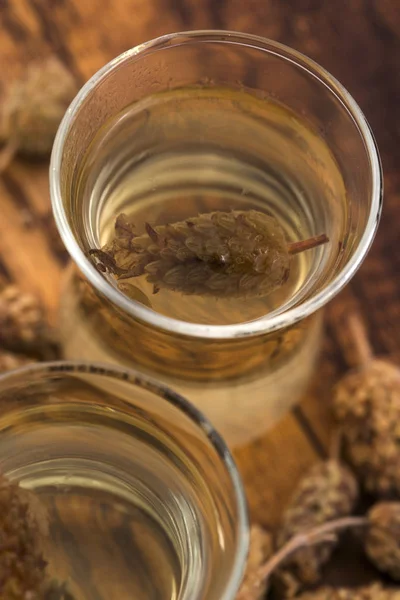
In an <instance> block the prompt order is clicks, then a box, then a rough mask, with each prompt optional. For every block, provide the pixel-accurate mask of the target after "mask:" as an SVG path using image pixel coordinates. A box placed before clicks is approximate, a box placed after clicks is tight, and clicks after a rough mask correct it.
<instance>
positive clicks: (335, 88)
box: [50, 29, 383, 340]
mask: <svg viewBox="0 0 400 600" xmlns="http://www.w3.org/2000/svg"><path fill="white" fill-rule="evenodd" d="M194 42H196V43H207V42H213V43H217V42H218V43H227V44H236V45H239V46H240V45H245V46H247V47H252V48H254V49H257V50H260V51H264V52H268V53H269V54H274V55H275V56H277V57H279V58H281V59H283V60H287V61H289V62H292V63H293V64H295V65H296V66H297V67H299V68H301V69H303V70H304V71H306V72H307V73H308V74H309V75H310V76H312V77H314V78H316V79H318V80H319V82H320V83H322V84H323V85H324V86H325V87H326V88H328V89H329V91H330V92H331V93H332V94H333V95H334V96H336V98H337V100H338V101H339V102H340V104H341V105H342V107H343V109H344V110H346V111H347V113H348V114H349V115H350V117H351V118H352V120H353V122H354V123H355V125H356V126H357V129H358V131H359V134H360V136H361V138H362V140H363V142H364V145H365V148H366V152H367V154H368V158H369V161H370V165H371V177H372V191H371V208H370V211H369V215H368V221H367V225H366V227H365V230H364V232H363V234H362V236H361V239H360V241H359V243H358V246H357V248H356V251H355V252H354V254H353V256H352V257H351V258H350V260H349V261H348V262H347V264H346V265H345V266H344V267H343V269H342V270H341V271H340V272H339V273H338V274H337V275H336V276H335V277H334V278H333V279H332V281H331V282H330V283H329V284H328V285H327V286H326V287H325V288H323V289H322V290H321V291H319V292H318V293H317V294H316V295H315V296H313V297H311V298H309V299H307V300H305V301H304V302H302V303H300V304H299V305H297V306H294V307H292V308H289V309H288V310H287V311H285V312H282V313H279V314H275V315H274V314H272V315H268V314H266V315H264V316H262V317H260V318H258V319H256V320H253V321H246V322H243V323H235V324H230V325H204V324H200V323H190V322H188V321H181V320H179V319H173V318H171V317H167V316H166V315H162V314H160V313H157V312H156V311H154V310H152V309H151V308H148V307H146V306H144V305H143V304H140V303H139V302H136V301H135V300H132V299H130V298H128V297H127V296H125V295H124V294H123V293H122V292H120V291H119V290H118V289H116V288H114V287H113V286H112V285H110V283H109V282H108V281H107V280H106V279H105V278H104V277H103V276H102V275H101V274H100V273H99V271H98V270H97V269H96V268H95V266H94V265H93V264H92V262H91V261H90V260H89V259H88V258H87V257H86V256H85V253H84V252H83V251H82V249H81V248H80V246H79V244H78V243H77V241H76V239H75V237H74V235H73V233H72V231H71V228H70V226H69V223H68V218H67V215H66V212H65V209H64V205H63V201H62V194H61V185H60V174H61V164H62V159H63V149H64V144H65V141H66V138H67V136H68V132H69V127H70V124H71V122H72V121H73V119H74V116H75V115H76V114H77V112H78V111H79V108H80V106H81V105H82V104H83V102H84V101H85V99H86V98H87V97H88V96H89V95H90V93H91V91H92V90H93V89H94V88H95V87H96V86H97V85H99V83H100V82H101V81H102V80H103V79H104V78H106V77H107V76H108V75H109V73H110V72H112V71H113V70H115V69H117V68H118V67H119V66H120V65H121V64H122V63H124V62H126V61H128V60H130V59H132V58H134V57H141V56H146V55H148V54H151V53H153V52H157V51H160V50H164V49H168V48H171V47H176V46H181V45H185V44H189V43H194ZM50 195H51V202H52V209H53V215H54V218H55V222H56V225H57V228H58V230H59V233H60V236H61V239H62V241H63V243H64V244H65V247H66V249H67V251H68V253H69V255H70V256H71V258H72V259H73V261H74V262H75V264H76V265H77V266H78V268H79V270H80V271H81V273H82V274H83V275H84V276H85V277H86V278H87V279H88V281H89V282H90V283H91V284H92V285H93V286H94V287H95V288H96V289H97V290H98V291H99V292H100V293H101V294H102V295H104V296H105V297H106V298H108V299H109V300H110V301H111V302H112V303H113V304H115V305H117V306H118V307H119V308H120V309H122V310H123V311H124V312H126V313H128V314H129V315H131V316H132V317H134V318H137V319H139V320H140V321H142V322H144V323H148V324H150V325H152V326H155V327H157V328H159V329H161V330H164V331H168V332H172V333H175V334H179V335H183V336H188V337H194V338H208V339H215V340H228V339H233V338H245V337H252V336H255V335H260V334H266V333H271V332H273V331H276V330H278V329H282V328H285V327H288V326H290V325H293V324H295V323H296V322H298V321H300V320H302V319H304V318H306V317H308V316H310V315H311V314H313V313H314V312H316V311H317V310H318V309H320V308H322V307H323V306H324V305H325V304H327V303H328V302H329V301H330V300H331V299H332V298H334V297H335V296H336V295H337V294H338V293H339V292H340V291H341V290H342V289H343V288H344V286H345V285H346V284H347V283H348V282H349V281H350V280H351V279H352V277H353V276H354V274H355V273H356V271H357V270H358V268H359V267H360V265H361V264H362V262H363V260H364V258H365V256H366V254H367V253H368V250H369V249H370V247H371V244H372V242H373V240H374V237H375V234H376V230H377V227H378V224H379V220H380V216H381V211H382V196H383V175H382V165H381V160H380V156H379V151H378V148H377V145H376V142H375V138H374V135H373V133H372V131H371V128H370V125H369V123H368V121H367V120H366V118H365V116H364V114H363V112H362V111H361V109H360V107H359V106H358V104H357V103H356V101H355V100H354V99H353V97H352V96H351V95H350V93H349V92H348V91H347V90H346V88H345V87H344V86H343V85H342V84H341V83H340V82H339V81H338V80H337V79H336V78H335V77H333V76H332V75H331V74H330V73H329V72H328V71H326V70H325V69H324V68H323V67H321V66H320V65H319V64H318V63H316V62H315V61H314V60H312V59H310V58H308V57H307V56H305V55H304V54H302V53H300V52H298V51H297V50H293V49H292V48H290V47H288V46H286V45H284V44H281V43H280V42H276V41H273V40H269V39H267V38H263V37H260V36H256V35H251V34H246V33H240V32H236V31H225V30H217V29H216V30H196V31H182V32H176V33H170V34H167V35H163V36H160V37H157V38H154V39H152V40H149V41H147V42H144V43H142V44H139V45H138V46H135V47H133V48H131V49H130V50H127V51H126V52H123V53H122V54H120V55H119V56H117V57H115V58H114V59H112V60H111V61H110V62H108V63H107V64H106V65H104V66H103V67H102V68H101V69H99V70H98V71H97V72H96V73H95V74H94V75H93V76H92V77H91V78H90V79H89V80H88V81H87V83H86V84H85V85H84V86H83V87H82V88H81V89H80V91H79V92H78V94H77V95H76V97H75V99H74V100H73V101H72V103H71V105H70V106H69V108H68V110H67V111H66V113H65V115H64V118H63V120H62V122H61V124H60V127H59V129H58V132H57V135H56V138H55V141H54V145H53V150H52V154H51V161H50Z"/></svg>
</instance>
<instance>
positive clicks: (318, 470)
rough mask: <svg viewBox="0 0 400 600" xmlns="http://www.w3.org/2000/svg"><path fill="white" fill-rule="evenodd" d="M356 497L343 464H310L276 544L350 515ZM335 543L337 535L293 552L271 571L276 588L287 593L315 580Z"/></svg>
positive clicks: (284, 519) (353, 486)
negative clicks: (277, 568) (277, 567)
mask: <svg viewBox="0 0 400 600" xmlns="http://www.w3.org/2000/svg"><path fill="white" fill-rule="evenodd" d="M357 500H358V485H357V481H356V479H355V477H354V476H353V474H352V473H351V472H350V471H349V470H348V469H347V468H346V467H345V466H343V465H341V464H340V463H339V462H337V461H335V460H328V461H326V462H322V463H319V464H317V465H315V466H313V467H312V469H311V470H310V472H309V473H308V474H307V475H306V476H305V477H304V478H303V479H302V480H301V481H300V483H299V485H298V486H297V488H296V490H295V492H294V495H293V497H292V499H291V501H290V503H289V505H288V507H287V508H286V511H285V513H284V516H283V522H282V525H281V528H280V530H279V532H278V535H277V540H276V542H277V547H278V548H282V547H283V546H284V545H285V544H287V542H288V541H289V540H290V539H292V538H293V537H295V536H298V535H299V534H302V533H304V532H307V531H309V530H312V529H313V528H315V527H317V526H319V525H323V524H325V523H328V522H329V521H334V520H336V519H339V518H340V517H346V516H347V515H350V514H351V513H352V511H353V509H354V507H355V505H356V502H357ZM336 544H337V536H333V537H332V538H331V539H330V540H325V541H324V542H323V543H322V544H318V545H315V546H310V547H305V548H302V549H301V550H299V551H298V552H296V553H294V554H293V555H292V556H291V558H290V559H289V560H288V561H286V562H285V563H284V565H283V567H282V568H280V569H279V570H278V571H277V572H276V573H275V574H274V584H275V585H276V587H277V588H278V589H280V590H281V591H282V592H283V593H284V594H285V595H289V596H290V595H293V594H295V593H297V592H298V591H300V590H301V589H302V587H303V586H304V585H310V584H315V583H316V582H318V581H319V580H320V578H321V569H322V567H323V565H324V564H325V563H326V562H327V561H328V560H329V558H330V556H331V554H332V552H333V550H334V548H335V545H336Z"/></svg>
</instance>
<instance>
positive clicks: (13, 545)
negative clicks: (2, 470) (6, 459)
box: [0, 477, 46, 600]
mask: <svg viewBox="0 0 400 600" xmlns="http://www.w3.org/2000/svg"><path fill="white" fill-rule="evenodd" d="M0 540H1V544H0V591H1V596H0V597H1V598H4V599H7V600H22V599H24V598H40V595H39V594H40V591H41V589H42V586H43V584H44V581H45V567H46V562H45V561H44V559H43V556H42V553H41V551H40V544H39V540H40V531H39V529H38V526H37V524H36V522H35V521H34V520H32V519H31V518H30V512H29V506H28V502H27V500H26V496H25V494H21V493H20V488H19V487H18V485H14V484H11V483H10V482H9V481H8V480H7V479H5V478H4V477H0Z"/></svg>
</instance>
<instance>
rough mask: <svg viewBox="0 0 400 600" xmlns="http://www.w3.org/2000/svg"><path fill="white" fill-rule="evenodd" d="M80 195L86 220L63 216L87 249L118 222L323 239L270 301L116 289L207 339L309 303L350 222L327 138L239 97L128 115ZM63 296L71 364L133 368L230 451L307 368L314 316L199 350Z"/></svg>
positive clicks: (176, 101)
mask: <svg viewBox="0 0 400 600" xmlns="http://www.w3.org/2000/svg"><path fill="white" fill-rule="evenodd" d="M76 195H77V197H79V199H80V200H79V202H80V203H82V204H83V206H84V207H85V210H84V211H83V212H82V210H80V211H77V213H76V214H73V215H71V217H72V219H73V220H74V221H75V227H76V229H77V231H79V235H80V238H81V240H80V241H81V243H82V245H83V246H84V247H85V248H86V249H87V250H89V249H90V248H94V247H99V246H101V245H104V244H105V243H107V242H108V241H110V240H111V239H112V237H113V235H114V223H115V219H116V217H117V216H118V215H119V214H120V213H125V214H126V215H127V216H128V218H129V219H130V220H131V221H132V222H134V223H135V226H136V228H137V232H138V234H140V233H143V232H144V226H145V223H146V222H149V223H150V224H151V225H153V226H156V225H162V224H166V223H174V222H177V221H181V220H184V219H188V218H191V217H194V216H197V215H198V214H200V213H204V212H211V211H216V210H218V211H230V210H237V209H239V210H246V209H255V210H259V211H265V212H268V213H270V214H273V215H274V216H275V217H276V218H277V219H278V221H279V222H280V224H281V226H282V227H283V228H284V230H285V233H286V236H287V239H288V241H295V240H300V239H305V238H308V237H311V236H313V235H317V234H320V233H326V234H327V235H328V237H329V240H330V241H329V244H327V245H326V246H323V247H320V248H316V249H313V250H310V251H307V252H304V253H302V254H299V255H297V256H296V257H294V258H293V260H292V263H291V273H290V277H289V280H288V281H287V283H286V284H285V285H284V286H283V287H282V288H280V289H279V290H278V291H276V292H274V293H273V294H271V295H269V296H267V297H265V298H255V299H246V300H243V299H232V298H223V299H214V298H210V297H199V296H185V295H184V294H181V293H179V292H175V291H174V292H172V291H168V290H163V289H162V290H160V291H159V293H157V294H153V286H152V285H151V284H149V283H148V282H147V281H146V278H145V276H141V277H138V278H133V279H131V280H126V281H124V285H123V287H121V293H125V294H126V295H128V296H129V297H130V298H132V299H134V300H136V301H137V302H140V303H142V304H144V305H145V306H147V307H149V308H151V309H152V310H153V311H155V312H156V313H159V314H162V315H165V316H167V317H170V318H172V319H177V320H179V321H183V322H187V323H197V324H201V325H203V326H205V327H207V326H212V325H232V324H238V323H246V322H251V321H255V320H257V319H260V318H262V317H265V316H266V315H271V316H273V315H274V314H277V313H282V312H284V311H286V310H288V309H289V308H290V307H293V306H295V305H296V304H297V303H299V302H300V301H303V300H304V299H305V298H307V296H308V295H310V294H311V293H312V291H313V285H314V284H315V280H316V277H317V276H318V278H319V280H320V279H321V278H323V277H324V274H325V273H328V272H329V270H330V269H332V266H333V265H334V263H335V261H336V260H337V256H338V252H339V250H340V243H339V242H340V240H341V236H342V233H343V229H344V226H345V221H346V198H345V190H344V184H343V180H342V177H341V174H340V171H339V169H338V167H337V165H336V163H335V160H334V158H333V156H332V154H331V152H330V150H329V148H328V146H327V144H326V143H325V141H324V139H323V136H322V135H321V134H320V133H319V132H318V131H315V130H313V129H312V128H310V127H309V126H308V124H307V123H306V122H305V121H304V120H302V118H301V117H299V116H298V115H295V114H294V113H292V112H290V111H289V110H287V109H286V108H284V107H282V106H280V105H279V104H278V103H275V102H272V101H271V100H268V99H264V98H261V97H256V96H253V95H251V94H249V93H247V92H245V91H240V90H228V89H213V88H209V89H202V88H200V87H198V88H195V87H194V88H192V89H182V90H174V91H169V92H164V93H160V94H156V95H154V96H150V97H148V98H146V99H144V100H141V101H139V102H137V103H135V104H132V105H131V106H129V107H128V108H126V109H125V110H124V111H123V112H122V113H121V114H119V115H118V117H117V118H115V119H113V120H112V121H111V122H109V123H107V124H106V126H104V127H103V128H102V129H101V130H100V131H99V133H98V134H97V136H96V137H95V139H94V141H93V142H92V144H91V146H90V147H89V150H88V152H87V155H86V157H85V160H84V161H83V163H82V165H81V171H80V174H79V177H78V178H77V184H76ZM72 204H73V203H72ZM333 214H334V215H335V218H334V219H333V218H332V215H333ZM106 277H107V278H108V280H109V283H110V285H112V286H114V287H116V286H117V282H116V281H115V280H114V278H113V277H112V276H110V275H106ZM68 289H69V292H68V293H67V294H66V296H65V299H64V311H63V320H64V321H66V322H67V321H69V322H71V315H74V321H73V322H74V325H73V327H74V337H73V338H72V337H71V336H70V335H69V334H68V333H67V335H66V340H65V348H66V352H67V357H74V358H77V357H79V358H88V357H90V358H95V359H107V360H113V361H118V362H121V361H122V362H125V363H128V364H140V365H141V366H142V367H144V368H147V369H148V370H149V372H150V373H151V374H153V375H155V376H157V377H159V378H161V379H163V380H166V381H167V382H168V383H170V384H171V385H172V386H173V387H175V388H176V389H178V390H180V391H182V392H183V393H184V394H185V395H187V396H188V398H189V399H190V400H192V401H193V402H195V403H197V404H198V406H199V407H200V408H201V409H203V410H204V411H205V412H206V414H208V416H209V417H210V418H211V419H212V420H213V422H214V423H215V424H216V426H217V427H218V428H219V429H220V430H221V431H222V433H223V434H225V435H226V436H227V438H228V440H229V438H230V437H232V439H233V438H235V439H237V440H241V441H245V440H246V439H247V438H248V436H249V432H250V431H251V432H253V433H258V432H259V427H260V426H259V423H260V415H262V423H263V427H265V426H266V425H267V426H269V425H271V424H273V423H274V422H275V421H276V420H277V418H278V417H279V416H280V415H281V414H282V412H283V411H284V410H286V409H287V408H288V406H290V405H291V403H293V401H294V399H295V398H296V397H297V391H298V390H299V389H301V388H302V387H304V384H305V382H306V381H307V380H308V378H309V375H310V372H311V370H312V366H313V362H314V356H315V354H316V352H317V339H318V334H319V327H320V318H319V316H316V317H312V318H310V319H309V320H307V322H303V323H302V324H301V326H299V327H295V328H294V329H293V330H292V331H289V332H285V333H284V334H282V332H281V333H280V334H279V335H277V334H273V335H269V336H264V337H262V338H255V339H254V341H253V343H252V342H251V341H243V342H242V341H240V340H239V341H238V340H237V342H238V343H237V344H231V345H230V344H229V343H228V342H225V343H224V344H221V343H202V342H200V341H193V340H191V341H190V340H188V339H184V340H182V338H181V337H180V336H175V338H174V336H173V335H172V336H171V335H170V334H169V335H168V336H166V337H165V336H163V335H162V334H161V333H160V332H159V331H156V330H152V328H151V327H148V326H143V325H142V324H137V323H132V322H130V321H129V318H128V317H125V316H124V315H121V314H120V311H118V312H117V313H116V312H115V311H114V309H113V308H112V307H107V308H106V305H105V304H104V305H102V306H99V307H98V310H97V309H96V301H97V300H96V299H95V296H93V295H91V294H90V293H89V295H91V299H90V301H88V302H86V309H85V306H83V305H84V304H85V303H84V302H83V305H82V303H81V299H80V294H82V293H83V292H82V289H81V287H80V285H78V284H76V285H74V284H71V285H70V286H69V288H68ZM68 327H69V328H70V327H71V325H69V326H68ZM66 329H67V326H66ZM77 331H79V334H78V333H77ZM85 354H86V356H85ZM87 355H89V356H87ZM295 355H296V359H295V360H294V356H295ZM289 374H290V377H289ZM288 377H289V378H288ZM232 382H233V383H232ZM241 398H242V400H241ZM244 398H245V400H244ZM243 402H244V403H246V408H245V409H244V405H243V404H242V403H243ZM243 409H244V410H245V412H246V414H248V417H247V418H243ZM250 415H252V416H253V418H254V422H253V421H252V418H251V416H250ZM228 421H230V422H229V423H228Z"/></svg>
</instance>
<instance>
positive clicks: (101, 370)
mask: <svg viewBox="0 0 400 600" xmlns="http://www.w3.org/2000/svg"><path fill="white" fill-rule="evenodd" d="M37 373H39V374H43V375H44V376H46V375H47V376H49V377H51V376H52V375H53V374H57V373H58V374H63V373H64V374H68V373H70V374H72V373H77V374H79V373H82V374H87V375H100V376H103V377H112V378H115V379H118V380H119V381H123V382H126V383H128V384H132V385H133V386H137V387H140V388H141V389H144V390H146V391H148V392H151V393H153V394H156V395H157V396H158V397H159V398H162V399H163V400H165V401H166V402H167V403H169V404H171V405H172V406H174V407H175V408H177V409H178V410H179V411H181V412H182V413H183V414H184V415H185V416H187V417H188V418H189V419H190V420H191V421H192V423H194V424H195V426H196V427H197V428H198V429H200V430H201V431H202V433H203V434H204V436H205V437H206V438H207V440H208V442H209V443H210V444H211V445H212V446H213V448H214V450H215V451H216V453H217V455H218V456H219V458H220V460H221V462H222V464H223V466H224V467H225V469H226V471H227V473H228V475H229V478H230V480H231V482H232V488H233V492H234V495H235V504H236V509H237V519H236V520H235V529H236V536H237V548H236V552H235V558H234V561H233V565H232V573H231V577H230V578H229V580H228V584H227V586H226V587H225V590H224V593H223V595H222V597H221V600H233V599H234V598H235V596H236V593H237V591H238V589H239V586H240V583H241V581H242V577H243V573H244V569H245V565H246V560H247V555H248V549H249V517H248V507H247V500H246V495H245V491H244V487H243V482H242V478H241V476H240V474H239V470H238V468H237V466H236V463H235V461H234V459H233V456H232V454H231V452H230V450H229V448H228V446H227V445H226V443H225V441H224V439H223V438H222V436H221V435H220V434H219V433H218V432H217V431H216V429H215V428H214V426H213V425H212V423H211V422H210V421H209V420H208V418H207V417H206V416H205V415H204V414H203V413H202V412H201V411H200V410H199V409H198V408H196V406H194V405H193V404H192V403H191V402H189V401H188V400H186V398H185V397H184V396H182V395H181V394H179V393H178V392H175V391H174V390H172V389H171V388H169V387H168V386H166V385H164V384H163V383H161V382H160V381H157V380H156V379H154V378H152V377H148V376H147V375H144V374H142V373H141V372H140V371H137V370H136V369H130V368H129V369H128V368H124V367H119V366H117V365H109V364H107V363H102V362H94V361H83V360H60V361H51V362H39V363H35V364H31V365H25V366H23V367H19V368H18V369H13V370H11V371H6V372H4V373H1V374H0V385H1V384H2V383H3V382H5V381H6V380H7V379H11V378H12V377H14V378H15V377H17V378H18V380H19V381H22V380H23V379H24V378H25V377H26V376H27V375H31V374H37ZM183 597H184V598H186V597H187V596H186V594H184V596H183Z"/></svg>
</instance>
